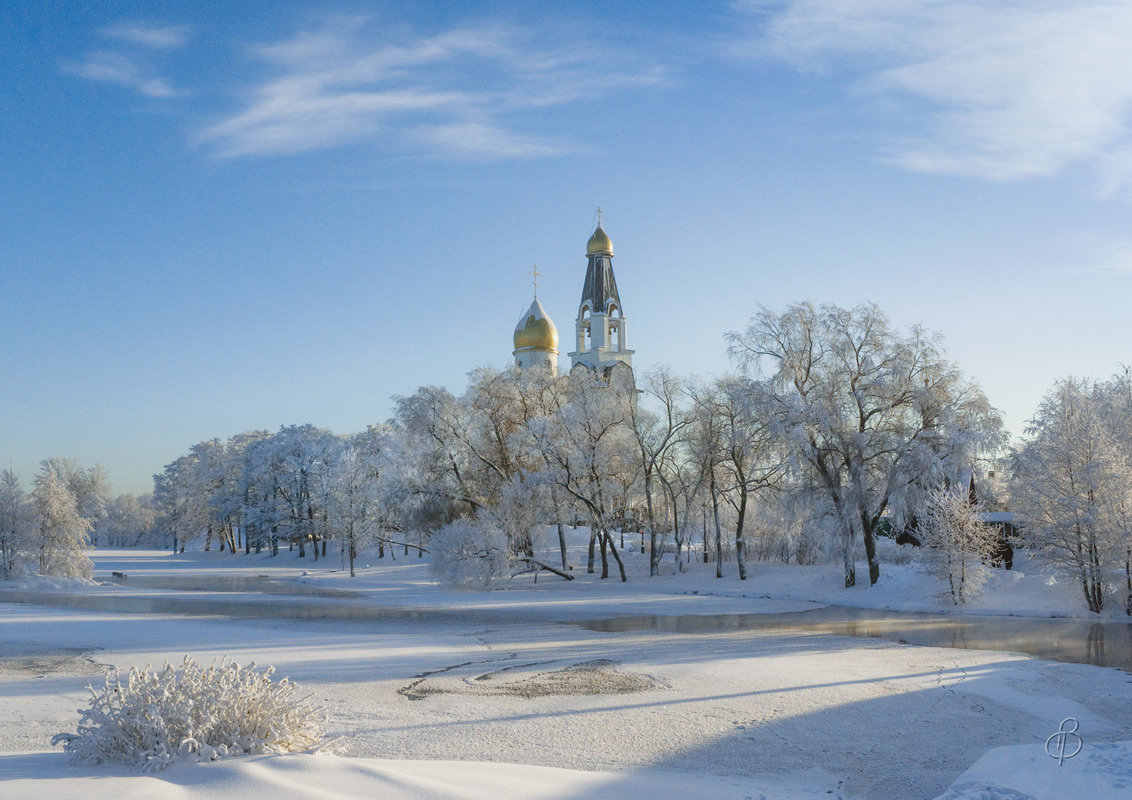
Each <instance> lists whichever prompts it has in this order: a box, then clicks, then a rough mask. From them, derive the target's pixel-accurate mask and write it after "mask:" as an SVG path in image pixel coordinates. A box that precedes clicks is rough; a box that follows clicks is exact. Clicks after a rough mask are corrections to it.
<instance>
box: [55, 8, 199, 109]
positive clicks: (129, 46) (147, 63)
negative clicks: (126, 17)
mask: <svg viewBox="0 0 1132 800" xmlns="http://www.w3.org/2000/svg"><path fill="white" fill-rule="evenodd" d="M98 33H99V34H100V35H101V36H102V37H103V38H105V39H112V40H114V41H116V42H118V43H119V45H118V46H117V47H116V48H115V49H112V50H111V49H102V50H93V51H91V52H89V53H87V54H86V57H85V58H84V59H83V60H82V61H76V62H70V63H67V64H64V65H63V71H64V72H68V73H70V74H72V75H77V76H78V77H80V78H85V79H86V80H90V81H98V82H100V83H113V84H116V85H118V86H125V87H126V88H127V89H133V90H134V91H135V92H137V93H138V94H141V95H144V96H145V97H157V98H166V97H175V96H177V95H180V94H182V92H180V91H178V90H177V89H175V88H174V87H173V85H172V84H171V83H170V82H169V81H168V80H167V79H166V78H164V77H162V76H160V75H159V74H158V73H157V70H156V69H155V67H154V66H153V63H152V55H151V53H152V51H169V50H176V49H179V48H181V47H184V46H185V44H187V43H188V41H189V34H190V29H189V27H188V26H186V25H176V26H165V27H160V26H154V25H146V24H144V23H136V22H135V23H126V22H120V23H118V24H115V25H111V26H109V27H106V28H102V29H101V30H100V31H99V32H98Z"/></svg>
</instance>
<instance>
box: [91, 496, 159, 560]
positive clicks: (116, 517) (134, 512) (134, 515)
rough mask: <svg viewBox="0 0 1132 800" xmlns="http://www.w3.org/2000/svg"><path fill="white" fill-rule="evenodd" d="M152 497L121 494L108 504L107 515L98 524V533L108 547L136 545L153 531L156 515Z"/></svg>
mask: <svg viewBox="0 0 1132 800" xmlns="http://www.w3.org/2000/svg"><path fill="white" fill-rule="evenodd" d="M150 499H151V498H149V497H148V496H146V497H142V498H141V499H139V498H137V497H134V496H133V495H132V494H120V495H118V496H117V497H115V498H114V499H113V500H111V501H110V502H109V503H107V504H106V516H105V517H104V518H103V520H102V522H100V523H99V525H98V529H97V535H100V536H102V537H103V538H104V540H105V542H106V546H107V547H134V546H136V545H137V544H138V543H139V542H140V541H141V540H142V539H144V538H145V537H146V536H148V535H149V534H150V533H151V531H152V530H153V526H154V516H155V515H154V510H153V507H152V505H151V503H150Z"/></svg>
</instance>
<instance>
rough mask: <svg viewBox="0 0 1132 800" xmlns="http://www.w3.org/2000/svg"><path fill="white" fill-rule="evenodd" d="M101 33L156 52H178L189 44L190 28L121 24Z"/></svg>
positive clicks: (105, 29) (138, 23)
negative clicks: (177, 50) (178, 49)
mask: <svg viewBox="0 0 1132 800" xmlns="http://www.w3.org/2000/svg"><path fill="white" fill-rule="evenodd" d="M99 33H101V34H102V35H103V36H105V37H107V38H109V39H117V40H119V41H122V42H127V43H129V44H133V45H140V46H142V47H149V48H152V49H154V50H176V49H177V48H180V47H184V46H185V44H187V43H188V41H189V34H190V28H189V26H187V25H167V26H163V27H162V26H156V25H146V24H145V23H140V22H134V23H128V22H119V23H118V24H116V25H111V26H109V27H106V28H103V29H102V30H101V31H99Z"/></svg>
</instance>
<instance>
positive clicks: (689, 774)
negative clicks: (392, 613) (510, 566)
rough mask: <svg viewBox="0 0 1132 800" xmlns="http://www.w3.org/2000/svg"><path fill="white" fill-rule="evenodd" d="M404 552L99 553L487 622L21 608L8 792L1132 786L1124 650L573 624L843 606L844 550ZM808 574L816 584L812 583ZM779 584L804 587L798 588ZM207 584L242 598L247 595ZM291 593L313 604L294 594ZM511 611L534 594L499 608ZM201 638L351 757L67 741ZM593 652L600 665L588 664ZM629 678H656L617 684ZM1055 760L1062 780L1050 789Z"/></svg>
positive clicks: (918, 790) (455, 793)
mask: <svg viewBox="0 0 1132 800" xmlns="http://www.w3.org/2000/svg"><path fill="white" fill-rule="evenodd" d="M402 556H403V554H401V553H399V554H398V558H399V560H398V561H397V562H396V563H395V564H385V565H380V566H375V565H371V566H370V567H366V568H363V572H362V573H360V576H359V578H356V579H352V580H351V579H349V578H348V577H347V576H345V575H344V574H343V573H341V572H336V571H335V570H336V569H338V565H336V564H334V563H333V559H329V560H327V561H320V562H319V564H318V566H317V567H315V566H314V565H313V564H312V563H309V562H308V563H306V564H304V563H303V562H300V561H298V560H297V559H294V558H288V559H286V560H285V557H280V558H279V559H274V560H272V559H267V558H266V557H263V556H260V557H251V558H244V557H243V556H242V555H240V554H237V555H235V556H233V555H231V554H227V553H225V554H219V553H208V554H203V553H198V554H186V555H185V556H169V555H166V554H161V553H152V554H146V553H140V552H134V551H119V552H106V551H103V552H96V553H94V557H95V560H96V568H97V570H98V574H99V576H100V577H101V576H104V575H106V576H108V575H109V573H111V572H114V571H118V572H122V573H124V574H125V575H127V577H126V579H125V587H126V588H123V587H122V586H114V587H97V586H95V587H90V588H87V589H85V590H84V591H90V592H102V593H108V592H112V591H113V592H129V593H136V594H139V595H140V594H146V593H149V594H154V595H162V594H164V595H178V596H181V595H183V594H184V592H183V591H182V592H177V591H174V590H162V589H156V588H152V587H150V588H143V587H138V588H130V578H131V576H133V577H134V578H135V583H136V578H141V577H144V576H146V575H149V576H160V575H162V574H165V575H175V576H181V577H183V578H188V579H190V580H191V579H193V578H195V577H197V576H216V575H231V574H232V570H233V569H235V570H238V571H239V572H240V573H242V574H246V575H248V576H251V577H255V576H258V575H268V576H271V577H273V578H276V579H279V580H282V581H288V580H299V581H303V582H304V586H307V587H311V588H316V587H322V588H331V589H338V590H344V591H349V592H351V598H352V599H350V598H337V599H336V598H326V599H325V600H326V602H352V601H353V599H357V598H361V599H362V600H363V601H364V602H365V603H367V604H370V603H378V602H385V603H388V604H389V605H397V606H399V607H403V608H410V609H411V608H421V607H424V606H431V605H440V604H454V605H455V607H457V608H461V609H464V610H474V611H478V612H482V613H484V614H485V616H482V617H478V618H477V619H476V620H475V621H473V622H469V621H467V620H461V619H444V618H437V617H432V616H429V615H421V616H420V617H418V618H416V619H413V618H403V619H392V620H358V621H348V620H332V619H318V620H303V619H270V618H268V619H235V618H225V617H184V616H181V615H177V614H169V613H149V614H144V613H137V614H124V613H118V612H113V611H96V612H91V611H81V610H74V609H65V608H48V607H42V606H31V605H12V604H0V642H3V643H4V652H3V653H0V705H2V707H3V708H4V709H5V714H4V715H3V716H2V718H0V795H2V796H4V797H5V798H33V797H34V798H38V797H44V796H66V795H68V794H72V793H76V794H82V795H83V796H91V797H113V798H115V800H131V798H135V797H137V798H140V797H145V796H152V794H153V793H154V792H153V788H152V787H154V786H156V785H159V786H160V787H161V792H162V793H163V794H168V795H169V796H176V797H182V798H188V799H189V800H199V799H200V798H211V797H219V796H220V794H222V793H227V794H229V796H230V795H231V794H232V793H234V794H235V795H237V796H241V797H251V798H256V797H265V798H266V797H270V798H271V800H287V799H288V798H298V797H312V798H323V797H327V798H328V797H335V796H358V795H373V796H382V797H392V798H395V800H403V799H405V798H424V797H430V798H431V797H438V798H453V800H457V799H458V800H473V799H475V800H478V799H479V798H485V800H486V798H489V797H491V798H495V797H520V796H522V797H578V798H581V797H593V796H602V795H601V793H600V792H601V791H607V792H608V795H607V796H617V797H649V798H666V797H687V796H689V795H694V796H701V797H721V798H732V797H734V798H742V797H758V796H759V795H760V793H761V794H763V795H765V796H766V797H774V798H786V799H787V800H790V798H806V800H810V799H811V798H814V797H818V796H821V797H831V798H832V797H842V798H846V800H848V799H849V798H879V799H880V800H908V799H909V798H933V797H947V798H948V800H954V799H955V798H962V797H982V796H988V797H1003V796H1012V797H1026V796H1035V797H1037V796H1040V797H1043V798H1055V799H1056V798H1062V797H1065V798H1068V797H1076V796H1079V792H1078V791H1072V792H1070V790H1069V788H1066V787H1070V786H1089V787H1098V788H1095V791H1094V792H1093V794H1094V796H1097V797H1117V796H1119V792H1120V791H1123V790H1124V789H1123V788H1122V787H1124V786H1128V785H1132V767H1130V766H1128V765H1129V763H1130V761H1129V760H1128V759H1124V760H1123V761H1122V760H1121V759H1119V758H1116V757H1115V756H1119V755H1120V754H1121V753H1124V752H1126V750H1124V749H1121V748H1124V747H1125V745H1124V744H1122V743H1124V742H1128V741H1132V720H1129V719H1128V717H1127V714H1126V713H1125V711H1124V709H1126V708H1127V707H1128V704H1129V701H1130V700H1132V679H1130V678H1129V676H1128V675H1127V674H1126V673H1123V672H1118V671H1116V670H1111V669H1100V668H1096V667H1089V666H1080V665H1072V664H1059V663H1053V662H1047V661H1041V660H1036V659H1030V658H1026V657H1023V656H1020V655H1017V654H1009V653H995V652H988V651H978V650H955V649H950V648H939V647H918V646H908V645H900V644H895V643H890V642H885V641H880V640H875V639H853V638H848V637H843V636H834V635H829V634H824V633H819V632H813V631H808V632H807V631H801V630H797V629H794V630H790V629H786V628H782V629H763V630H717V631H709V632H702V633H699V634H696V635H694V636H691V635H688V634H686V633H681V632H679V631H673V630H658V629H652V630H634V631H622V632H603V631H595V630H588V629H585V628H581V627H577V626H573V625H569V626H564V625H562V624H560V623H558V622H556V621H555V620H556V619H558V618H570V619H575V620H577V619H583V618H590V619H592V618H595V617H601V616H605V617H608V616H617V615H624V614H629V615H631V616H637V617H642V618H643V617H644V616H646V615H649V614H656V613H660V612H661V611H667V612H672V613H676V614H696V615H700V614H713V613H733V612H735V611H746V612H750V611H752V610H763V611H767V612H769V613H781V612H782V611H783V610H787V608H792V609H800V608H814V607H815V606H816V605H818V604H819V603H815V602H814V601H813V599H809V598H803V597H801V595H802V594H803V591H804V588H805V583H806V582H807V581H812V582H814V584H816V583H818V582H819V581H821V580H822V579H823V578H828V577H830V576H828V575H825V576H823V575H822V574H821V573H820V568H795V567H786V568H784V569H786V570H796V571H795V572H793V573H789V572H780V570H779V569H778V568H777V567H775V568H768V569H766V570H763V569H762V568H761V567H758V568H757V569H755V568H753V569H752V576H751V578H750V579H749V580H748V581H747V582H739V581H738V580H737V579H735V578H734V576H733V575H732V576H729V577H728V578H724V579H722V581H716V579H714V578H713V577H711V575H710V574H696V573H691V574H688V575H684V576H677V575H671V576H666V577H662V578H660V579H651V580H650V579H649V578H647V576H641V575H639V574H634V575H633V576H632V577H631V580H630V582H629V583H627V584H621V583H620V582H614V581H612V580H608V581H605V582H601V581H600V580H599V579H598V578H596V576H587V575H585V574H584V573H583V574H581V575H580V576H579V578H578V579H577V580H576V581H563V580H562V579H560V578H555V577H553V576H551V575H548V574H545V573H544V574H543V575H542V576H540V577H539V579H538V582H537V583H535V581H534V579H533V576H524V577H522V578H517V579H515V580H514V581H511V582H508V583H507V584H506V588H503V589H501V590H500V591H496V592H491V593H488V594H486V595H485V594H481V593H469V592H455V591H452V590H449V589H445V588H443V587H438V586H436V585H435V584H434V583H433V582H432V581H431V579H430V577H429V573H428V570H427V566H426V565H425V564H423V563H421V562H420V561H418V560H416V559H412V558H410V559H409V560H408V561H407V562H406V561H405V559H404V558H403V557H402ZM626 560H627V562H628V565H629V567H630V569H631V570H640V569H642V568H643V569H645V570H647V561H646V560H645V559H644V558H643V557H641V556H639V554H638V555H627V556H626ZM237 565H239V566H237ZM732 569H733V567H732ZM304 572H305V573H306V574H302V573H304ZM790 575H793V576H795V579H796V582H795V584H794V585H793V586H792V587H790V589H791V591H790V592H787V591H786V587H785V584H786V583H787V582H788V581H787V578H788V577H789V576H790ZM775 582H778V584H779V587H780V589H781V590H782V592H783V594H787V593H790V594H793V595H794V596H793V597H777V596H775V594H776V592H777V591H779V590H780V589H774V587H773V584H774V583H775ZM714 587H722V588H721V590H719V591H714ZM235 588H238V587H235ZM830 591H842V592H844V591H845V590H835V589H831V590H830ZM884 591H886V589H885V587H884V579H882V583H881V584H880V585H879V589H878V588H874V589H867V590H860V591H859V592H858V590H850V592H858V593H859V594H861V595H864V594H865V593H866V592H869V593H872V595H871V596H872V597H877V596H879V595H880V594H881V593H882V592H884ZM197 593H198V594H201V595H209V596H212V597H214V598H218V599H220V600H223V601H228V602H232V601H234V602H239V601H240V598H241V597H242V596H243V595H242V594H241V592H240V591H235V592H218V591H212V590H200V591H199V592H197ZM353 593H357V594H356V595H354V594H353ZM301 599H302V601H303V602H307V601H310V600H311V598H310V597H309V596H308V597H306V598H301ZM817 599H818V600H819V601H820V599H821V598H817ZM269 601H270V602H273V603H287V602H292V600H291V599H290V598H289V597H288V596H287V595H273V596H272V597H271V598H269ZM298 601H299V600H298V599H296V600H295V602H298ZM784 604H785V605H786V608H784V607H783V606H784ZM504 609H511V610H512V613H507V614H502V613H500V614H497V615H496V616H495V617H494V618H493V616H492V613H491V612H492V611H493V610H494V611H502V610H504ZM595 612H600V613H595ZM768 619H769V618H768ZM185 654H191V655H193V656H194V657H195V658H196V659H197V660H198V661H200V662H202V663H205V662H208V661H210V660H212V659H215V658H219V657H222V656H225V655H227V656H229V657H231V658H233V659H235V660H237V661H238V662H240V663H247V662H249V661H253V660H254V661H256V662H258V663H259V664H263V665H266V664H271V665H274V666H275V667H276V668H277V675H288V676H290V677H291V678H292V679H293V680H294V681H296V682H297V683H299V684H300V686H301V687H302V688H303V689H304V690H305V691H307V692H310V693H311V695H312V697H313V699H314V700H315V701H316V702H318V703H319V704H321V705H322V706H324V707H325V708H326V710H327V714H328V727H329V731H330V734H331V736H333V737H335V738H337V739H338V740H339V743H340V745H341V747H342V748H343V752H344V753H345V755H346V757H343V758H331V759H326V758H323V757H302V756H297V757H291V756H288V757H274V758H264V759H258V758H257V759H238V760H234V761H231V762H225V763H223V764H202V765H183V766H179V767H176V768H174V769H173V770H170V771H167V772H165V773H160V774H159V775H158V776H156V777H139V776H133V775H129V774H126V773H123V772H122V771H121V770H120V769H116V768H105V767H75V766H72V765H69V764H68V763H67V762H66V759H65V757H64V756H63V754H62V753H59V752H53V751H52V750H51V748H50V746H49V745H48V742H49V740H50V737H51V735H52V734H54V733H56V732H59V731H63V730H73V728H74V725H75V722H76V721H77V714H76V713H75V709H77V708H78V707H80V706H82V705H84V704H85V702H86V700H85V698H86V696H87V693H86V688H85V687H86V685H87V683H89V682H91V681H95V682H97V681H98V680H100V675H101V674H102V671H103V669H104V668H105V667H106V666H107V665H113V666H118V667H129V666H131V665H140V664H145V663H151V664H159V663H162V662H163V661H165V660H169V661H172V662H174V663H176V662H178V661H180V659H181V658H182V657H183V656H184V655H185ZM579 670H588V671H589V672H588V673H587V674H588V675H590V676H591V677H592V676H596V677H597V679H596V680H588V681H584V682H581V683H579V682H578V681H571V680H562V676H564V675H574V674H577V672H578V671H579ZM603 686H605V687H608V688H609V689H610V690H608V691H607V690H606V689H605V688H603ZM626 686H628V687H630V688H632V689H633V691H629V692H622V691H617V692H614V691H612V690H611V689H612V687H622V688H624V687H626ZM546 687H557V688H556V689H555V690H554V691H550V690H548V689H547V688H546ZM583 687H590V689H593V688H594V687H596V688H597V691H596V692H592V691H590V690H587V691H584V692H583V691H581V688H583ZM1066 717H1074V718H1076V719H1077V720H1078V721H1079V725H1080V732H1081V736H1082V737H1083V739H1084V741H1085V748H1084V749H1083V751H1082V753H1081V755H1079V756H1078V757H1077V758H1075V759H1070V760H1067V761H1066V762H1065V764H1064V766H1061V767H1059V766H1058V764H1057V762H1056V761H1054V760H1052V759H1050V758H1049V757H1048V756H1046V755H1045V754H1044V749H1043V748H1044V744H1045V741H1046V739H1047V737H1049V736H1050V735H1051V734H1053V733H1054V732H1056V731H1057V730H1058V726H1059V725H1060V723H1061V721H1062V720H1063V719H1065V718H1066ZM1114 754H1115V756H1114ZM454 762H455V763H454ZM988 764H989V765H990V766H989V767H988V766H987V765H988ZM980 765H982V766H980ZM968 770H975V772H967V771H968ZM980 770H981V772H980ZM1046 772H1048V773H1049V774H1048V775H1046V774H1045V773H1046ZM965 773H966V774H965ZM461 776H464V777H461ZM1043 776H1044V777H1043ZM1034 780H1041V781H1042V783H1041V784H1040V785H1041V786H1043V787H1045V788H1046V789H1048V791H1045V792H1043V793H1042V794H1035V793H1034V792H1033V791H1032V790H1031V789H1028V788H1027V787H1029V786H1032V785H1033V781H1034ZM976 784H977V786H978V787H981V788H977V789H976V788H972V787H974V786H975V785H976ZM988 787H990V789H988ZM1058 787H1062V788H1058ZM991 789H993V791H994V792H998V794H994V793H993V792H991ZM1010 791H1013V792H1015V794H1014V795H1010V794H1008V792H1010ZM978 792H982V794H979V793H978Z"/></svg>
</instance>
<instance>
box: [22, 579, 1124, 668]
mask: <svg viewBox="0 0 1132 800" xmlns="http://www.w3.org/2000/svg"><path fill="white" fill-rule="evenodd" d="M121 584H122V586H123V588H128V591H74V592H63V591H57V590H55V591H26V590H14V591H13V590H2V591H0V602H18V603H34V604H40V605H53V606H67V607H71V608H85V609H94V610H99V611H116V612H124V613H161V614H189V615H220V616H230V617H244V618H248V617H253V618H272V617H277V618H288V619H340V620H367V619H368V620H437V621H449V622H452V621H458V620H464V619H466V620H469V621H472V620H475V621H478V622H483V621H484V620H492V621H495V622H506V621H508V620H512V619H513V620H515V621H527V620H529V619H530V617H531V615H529V614H526V615H524V614H523V613H522V612H515V611H489V610H484V611H466V610H448V609H436V608H412V607H394V606H381V605H377V604H375V603H373V602H370V601H367V600H365V599H364V598H362V596H361V595H359V594H358V593H356V592H350V591H344V590H340V589H324V588H320V587H313V586H307V585H304V584H301V583H292V582H289V581H280V580H272V579H271V578H268V577H266V576H192V577H182V576H161V577H145V578H143V577H137V578H133V577H131V578H129V579H126V580H123V581H121ZM147 589H149V590H154V589H157V590H164V591H159V592H151V591H146V590H147ZM168 590H174V593H172V594H170V593H169V591H168ZM218 593H224V594H227V593H239V595H240V596H239V597H238V598H237V597H234V596H230V597H224V596H217V594H218ZM282 596H286V598H287V599H286V600H285V601H283V597H282ZM568 624H574V625H580V626H581V627H584V628H587V629H589V630H593V631H601V632H605V633H619V632H625V631H640V630H658V631H668V632H673V633H682V634H687V635H690V636H694V635H696V634H708V633H721V632H742V631H752V632H755V631H758V632H767V631H790V630H796V631H804V632H810V633H829V634H832V635H835V636H854V637H861V638H875V639H885V640H888V641H892V642H899V643H903V644H914V645H923V646H928V647H954V648H962V649H968V650H997V651H1004V652H1013V653H1025V654H1027V655H1031V656H1035V657H1037V658H1044V659H1049V660H1052V661H1065V662H1070V663H1079V664H1093V665H1096V666H1101V667H1115V668H1117V669H1122V670H1124V671H1126V672H1129V673H1132V621H1130V622H1122V621H1099V620H1098V621H1093V620H1088V619H1066V618H1054V619H1050V618H1041V617H996V616H978V615H969V614H968V615H961V614H920V613H911V612H897V611H882V610H875V609H860V608H846V607H841V606H826V607H823V608H818V609H813V610H810V611H796V612H790V613H780V614H706V615H705V614H684V615H634V616H623V617H613V618H605V619H592V620H571V621H569V623H568Z"/></svg>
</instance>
